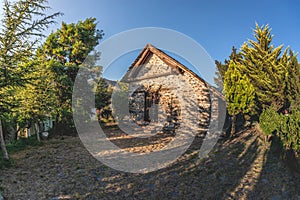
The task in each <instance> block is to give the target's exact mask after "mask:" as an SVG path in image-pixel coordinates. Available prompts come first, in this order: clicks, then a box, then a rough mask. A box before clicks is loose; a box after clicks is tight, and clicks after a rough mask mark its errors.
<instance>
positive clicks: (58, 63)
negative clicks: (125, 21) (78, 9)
mask: <svg viewBox="0 0 300 200" xmlns="http://www.w3.org/2000/svg"><path fill="white" fill-rule="evenodd" d="M96 25H97V23H96V19H95V18H88V19H86V20H84V21H79V22H78V23H76V24H75V23H71V24H66V23H62V26H61V28H60V29H59V30H57V31H56V32H54V33H52V34H50V35H49V37H48V38H47V40H46V42H45V43H44V44H43V46H42V47H41V48H40V49H39V50H38V52H39V57H41V58H42V59H44V60H46V62H48V63H49V70H50V71H51V73H52V75H51V77H52V78H53V84H54V86H55V89H54V93H55V96H56V106H55V107H54V113H55V114H56V122H57V124H61V125H64V126H69V127H70V128H72V127H73V121H72V106H71V101H72V89H73V85H74V81H75V78H76V75H77V72H78V70H79V69H80V67H82V64H83V62H84V61H85V59H86V58H87V57H88V54H89V53H91V52H92V51H93V49H94V47H95V46H96V45H98V44H99V40H100V39H101V38H102V36H103V32H102V31H99V30H97V28H96ZM94 57H95V56H94ZM96 57H97V56H96Z"/></svg>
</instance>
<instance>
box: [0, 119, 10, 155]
mask: <svg viewBox="0 0 300 200" xmlns="http://www.w3.org/2000/svg"><path fill="white" fill-rule="evenodd" d="M0 140H1V149H2V152H3V158H4V160H9V157H8V153H7V149H6V146H5V141H4V136H3V130H2V123H1V120H0Z"/></svg>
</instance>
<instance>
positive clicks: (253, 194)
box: [0, 130, 300, 200]
mask: <svg viewBox="0 0 300 200" xmlns="http://www.w3.org/2000/svg"><path fill="white" fill-rule="evenodd" d="M109 134H110V137H112V138H114V139H118V140H116V142H119V145H124V148H128V149H129V150H131V151H133V152H147V151H150V150H151V149H149V148H150V147H151V148H161V147H160V146H159V145H161V144H159V142H158V140H155V139H154V140H153V141H148V142H146V143H145V142H144V143H143V142H141V141H139V142H140V145H139V146H140V147H139V148H135V147H134V146H131V145H132V142H131V143H126V144H125V143H124V141H129V140H128V138H127V139H126V136H124V135H122V133H120V132H118V131H116V130H112V131H109ZM170 137H171V136H162V137H161V138H160V139H161V140H163V141H164V142H168V141H169V139H170ZM122 138H123V139H124V140H122ZM125 139H126V140H125ZM122 141H123V142H122ZM135 142H138V141H135ZM200 142H201V141H199V138H198V139H196V140H195V141H194V143H193V145H192V146H191V147H190V149H189V150H188V151H187V152H186V153H185V154H184V155H182V156H181V157H180V158H179V159H178V160H177V161H176V162H175V163H174V164H172V165H171V166H169V167H167V168H164V169H161V170H158V171H155V172H151V173H148V174H130V173H125V172H119V171H116V170H114V169H111V168H109V167H107V166H105V165H103V164H101V163H100V162H99V161H97V160H96V159H94V158H93V157H92V156H91V155H90V154H89V153H88V152H87V150H86V149H85V148H84V147H83V145H82V143H81V141H80V140H79V138H74V137H68V138H65V139H64V140H61V139H55V140H50V141H47V142H46V144H45V145H43V146H40V147H34V148H28V149H26V150H24V151H22V152H18V153H15V154H13V155H11V157H12V158H13V159H14V162H15V163H14V167H12V168H6V169H3V170H1V171H0V191H1V194H2V195H3V197H4V198H5V199H33V200H34V199H52V200H54V199H91V200H92V199H95V200H96V199H274V200H276V199H296V200H299V199H300V177H299V175H295V174H292V173H291V172H289V170H288V169H287V168H286V166H285V165H284V164H283V163H282V162H281V161H280V160H279V159H278V158H277V157H276V156H274V155H273V154H272V153H271V152H270V151H269V150H268V148H265V147H263V146H262V145H260V144H259V142H258V139H257V136H256V134H253V133H252V132H251V131H247V132H244V133H241V134H240V135H239V137H236V138H234V139H231V140H226V141H224V140H220V141H219V143H218V144H217V145H216V147H215V149H214V150H213V151H212V152H211V153H210V156H209V157H207V158H205V159H201V160H199V158H198V151H199V148H200V145H199V143H200Z"/></svg>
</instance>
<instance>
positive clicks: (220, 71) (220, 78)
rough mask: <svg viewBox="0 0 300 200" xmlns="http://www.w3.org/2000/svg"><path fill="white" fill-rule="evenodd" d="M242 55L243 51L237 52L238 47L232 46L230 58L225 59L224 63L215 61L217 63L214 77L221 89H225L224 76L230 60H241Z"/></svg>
mask: <svg viewBox="0 0 300 200" xmlns="http://www.w3.org/2000/svg"><path fill="white" fill-rule="evenodd" d="M241 58H242V56H241V53H237V49H236V48H235V47H232V52H231V54H230V56H229V60H225V61H224V64H222V63H221V62H219V61H217V60H216V61H215V64H216V68H217V70H216V74H215V75H216V77H215V78H214V82H215V84H216V85H217V86H218V89H219V90H220V91H223V89H224V78H225V73H226V71H227V70H228V67H229V63H230V61H234V62H239V61H240V60H241Z"/></svg>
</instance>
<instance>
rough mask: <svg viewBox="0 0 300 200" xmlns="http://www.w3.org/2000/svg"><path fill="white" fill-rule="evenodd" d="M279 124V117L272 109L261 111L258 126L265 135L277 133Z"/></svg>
mask: <svg viewBox="0 0 300 200" xmlns="http://www.w3.org/2000/svg"><path fill="white" fill-rule="evenodd" d="M280 122H281V117H280V115H279V114H278V113H277V112H276V110H274V108H272V107H270V108H267V109H265V110H263V112H262V113H261V115H260V117H259V126H260V128H261V129H262V131H263V132H264V134H266V135H271V134H273V133H274V132H275V131H277V130H278V128H279V125H280Z"/></svg>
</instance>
